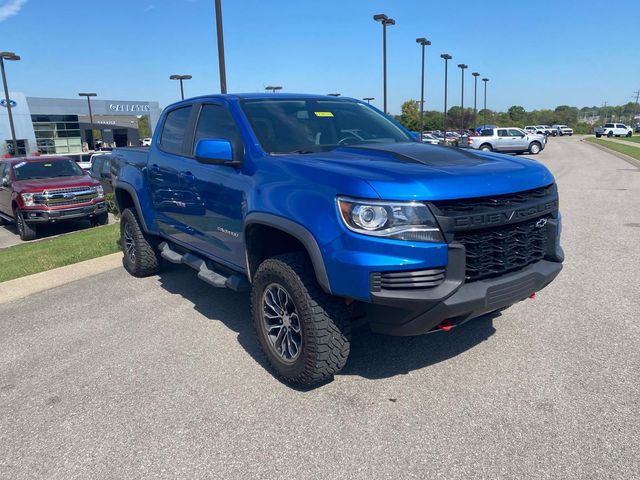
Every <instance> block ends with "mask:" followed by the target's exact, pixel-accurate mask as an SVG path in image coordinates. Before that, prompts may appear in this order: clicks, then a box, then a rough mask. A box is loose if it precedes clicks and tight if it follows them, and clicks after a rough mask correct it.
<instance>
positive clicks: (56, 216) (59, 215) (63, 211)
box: [23, 201, 107, 223]
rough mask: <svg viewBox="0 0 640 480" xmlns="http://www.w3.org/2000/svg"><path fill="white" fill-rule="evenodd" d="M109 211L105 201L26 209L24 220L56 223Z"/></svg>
mask: <svg viewBox="0 0 640 480" xmlns="http://www.w3.org/2000/svg"><path fill="white" fill-rule="evenodd" d="M106 211H107V204H106V202H104V201H101V202H98V203H95V204H93V205H85V206H82V207H70V208H58V209H48V210H43V209H24V210H23V214H24V220H25V222H27V223H56V222H60V221H63V220H77V219H80V218H93V217H96V216H98V215H100V214H103V213H105V212H106Z"/></svg>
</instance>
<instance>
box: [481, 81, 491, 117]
mask: <svg viewBox="0 0 640 480" xmlns="http://www.w3.org/2000/svg"><path fill="white" fill-rule="evenodd" d="M482 81H483V82H484V115H483V118H482V123H483V124H484V126H485V128H486V126H487V82H488V81H489V79H488V78H483V79H482Z"/></svg>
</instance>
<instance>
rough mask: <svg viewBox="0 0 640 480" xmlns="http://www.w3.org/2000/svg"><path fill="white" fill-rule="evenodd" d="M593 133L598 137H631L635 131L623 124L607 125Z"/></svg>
mask: <svg viewBox="0 0 640 480" xmlns="http://www.w3.org/2000/svg"><path fill="white" fill-rule="evenodd" d="M593 133H595V134H596V137H598V138H599V137H609V138H611V137H630V136H631V135H633V129H632V128H631V127H629V126H627V125H624V124H622V123H605V124H604V125H603V126H602V127H599V128H596V129H595V130H594V131H593Z"/></svg>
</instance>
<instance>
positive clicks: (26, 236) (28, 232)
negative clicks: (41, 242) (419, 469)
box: [14, 209, 38, 242]
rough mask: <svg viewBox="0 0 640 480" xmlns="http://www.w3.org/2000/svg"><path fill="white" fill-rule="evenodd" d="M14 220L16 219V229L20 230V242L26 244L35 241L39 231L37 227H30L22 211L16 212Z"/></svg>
mask: <svg viewBox="0 0 640 480" xmlns="http://www.w3.org/2000/svg"><path fill="white" fill-rule="evenodd" d="M14 218H15V219H16V228H17V229H18V235H20V240H22V241H25V242H27V241H29V240H34V239H35V238H36V236H37V235H38V231H37V229H36V227H35V225H29V224H28V223H27V222H25V221H24V215H23V214H22V210H20V209H17V210H16V211H15V217H14Z"/></svg>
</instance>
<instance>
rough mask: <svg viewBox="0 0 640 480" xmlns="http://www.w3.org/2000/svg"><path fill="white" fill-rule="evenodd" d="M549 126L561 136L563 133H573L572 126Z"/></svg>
mask: <svg viewBox="0 0 640 480" xmlns="http://www.w3.org/2000/svg"><path fill="white" fill-rule="evenodd" d="M551 128H553V129H554V130H555V131H556V132H558V135H560V136H561V137H562V136H563V135H569V136H571V135H573V128H571V127H569V126H567V125H551Z"/></svg>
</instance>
